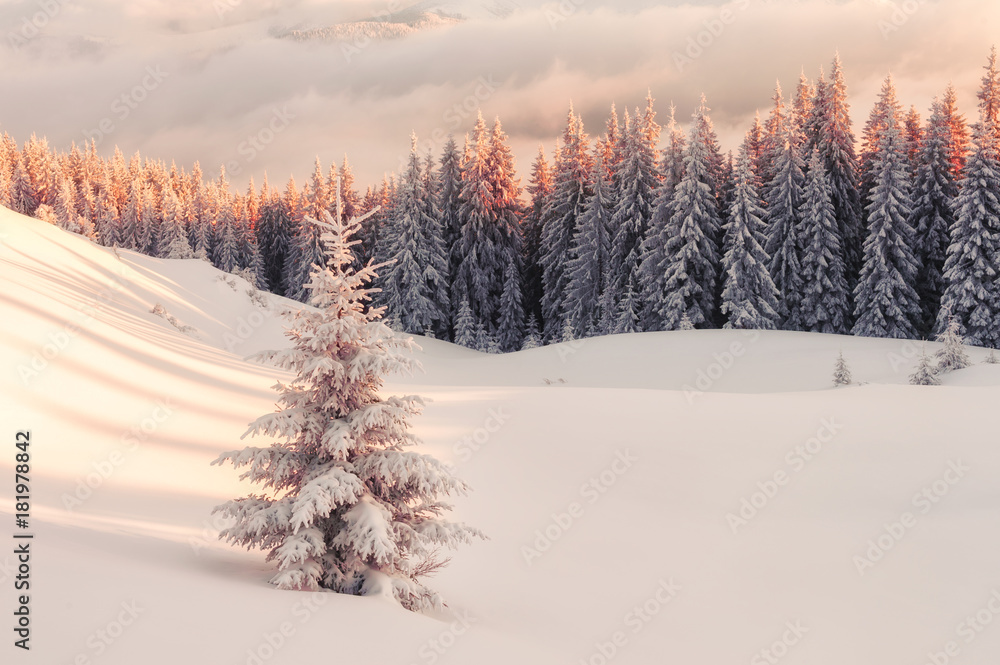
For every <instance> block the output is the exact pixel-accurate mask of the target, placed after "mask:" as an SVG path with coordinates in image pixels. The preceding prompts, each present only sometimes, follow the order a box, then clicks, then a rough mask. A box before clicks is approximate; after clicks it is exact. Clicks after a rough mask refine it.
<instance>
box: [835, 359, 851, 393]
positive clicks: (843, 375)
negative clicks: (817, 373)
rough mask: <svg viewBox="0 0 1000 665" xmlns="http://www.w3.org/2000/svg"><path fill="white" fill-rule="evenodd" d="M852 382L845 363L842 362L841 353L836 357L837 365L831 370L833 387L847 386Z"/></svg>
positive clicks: (849, 371) (844, 361)
mask: <svg viewBox="0 0 1000 665" xmlns="http://www.w3.org/2000/svg"><path fill="white" fill-rule="evenodd" d="M852 381H853V379H852V378H851V370H850V369H848V367H847V361H846V360H844V352H843V351H841V352H840V354H839V355H838V356H837V364H836V365H835V366H834V368H833V385H835V386H849V385H851V382H852Z"/></svg>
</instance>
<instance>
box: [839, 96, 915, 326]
mask: <svg viewBox="0 0 1000 665" xmlns="http://www.w3.org/2000/svg"><path fill="white" fill-rule="evenodd" d="M888 88H889V89H888V91H886V88H883V92H884V93H886V92H887V97H888V99H887V101H888V104H889V108H891V104H893V103H894V102H895V91H894V90H892V84H891V81H890V82H889V84H888ZM877 140H878V145H879V152H878V155H877V157H876V159H875V162H874V167H873V169H874V174H875V180H874V187H873V189H872V192H871V195H870V198H869V204H868V209H867V212H868V223H869V227H868V237H867V239H866V240H865V247H864V249H865V254H864V264H863V266H862V268H861V278H860V280H859V281H858V286H857V288H856V289H855V292H854V296H855V312H854V314H855V317H856V323H855V324H854V329H853V332H854V334H855V335H861V336H865V337H896V338H902V339H910V338H913V337H914V336H916V325H917V322H918V321H919V318H920V304H919V301H918V298H917V293H916V291H915V290H914V289H913V283H914V281H915V279H916V275H917V263H916V259H915V258H914V255H913V241H914V234H913V229H912V228H911V227H910V224H909V222H908V221H907V220H908V219H909V216H910V214H911V211H912V207H913V206H912V203H911V200H910V183H909V178H908V163H907V160H906V153H905V144H904V141H903V136H902V133H901V131H900V127H899V125H898V124H897V122H896V118H895V116H894V115H893V114H891V113H889V114H887V115H886V118H885V126H884V129H883V130H882V131H881V135H880V136H879V137H878V138H877Z"/></svg>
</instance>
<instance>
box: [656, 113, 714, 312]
mask: <svg viewBox="0 0 1000 665" xmlns="http://www.w3.org/2000/svg"><path fill="white" fill-rule="evenodd" d="M708 110H709V109H708V106H707V103H706V101H705V96H704V95H702V98H701V104H700V105H699V107H698V109H697V110H696V111H695V112H694V123H693V125H694V126H693V127H692V129H691V140H690V141H689V142H688V147H687V153H686V155H685V158H684V178H683V179H682V180H681V181H680V183H679V184H678V185H677V189H676V192H675V197H674V202H673V205H672V206H671V218H670V222H669V224H668V226H667V230H668V233H667V234H666V235H667V238H666V247H665V251H664V255H665V257H666V261H665V265H664V266H663V268H664V270H663V272H664V275H665V281H664V292H663V296H665V297H662V298H661V300H660V301H659V305H658V314H659V317H660V320H661V321H662V326H663V328H664V329H665V330H675V329H676V328H677V326H678V325H679V324H680V320H681V318H682V317H683V316H684V315H685V314H687V316H688V318H689V319H690V320H691V323H692V324H693V325H695V326H701V327H705V326H711V325H712V323H713V320H714V318H715V297H716V293H715V291H716V283H717V280H718V266H719V249H718V243H719V232H720V227H721V224H722V220H721V219H720V218H719V212H718V208H717V206H718V199H717V197H716V189H715V185H716V183H717V180H716V179H715V178H714V177H713V166H714V165H715V160H714V158H715V157H716V156H717V155H718V141H717V139H716V138H715V130H714V129H713V127H712V121H711V119H710V118H709V115H708Z"/></svg>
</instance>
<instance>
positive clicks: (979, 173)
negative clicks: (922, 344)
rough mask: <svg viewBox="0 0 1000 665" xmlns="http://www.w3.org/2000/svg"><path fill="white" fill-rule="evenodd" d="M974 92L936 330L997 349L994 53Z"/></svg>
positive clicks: (999, 270) (999, 243) (999, 164)
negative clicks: (952, 322)
mask: <svg viewBox="0 0 1000 665" xmlns="http://www.w3.org/2000/svg"><path fill="white" fill-rule="evenodd" d="M986 70H987V73H986V75H985V76H984V77H983V82H982V87H981V89H980V91H979V122H978V123H977V124H976V127H975V131H974V133H973V140H972V144H973V151H972V154H971V156H970V157H969V159H968V161H967V163H966V167H965V178H964V180H963V181H962V185H961V188H960V190H959V194H958V197H957V198H956V199H955V207H954V212H955V223H954V225H953V226H952V228H951V234H950V243H949V245H948V255H947V258H946V259H945V265H944V279H945V283H946V286H945V291H944V294H943V295H942V297H941V310H940V314H939V316H938V322H937V329H938V330H944V329H945V327H946V326H947V325H948V323H949V319H950V317H952V316H954V317H955V318H956V319H957V320H958V322H959V324H960V325H961V332H962V334H963V335H964V336H965V338H966V340H968V341H969V342H970V343H971V344H975V345H977V346H988V347H997V346H998V345H1000V326H998V321H1000V284H998V281H997V280H998V278H1000V199H998V197H997V192H998V191H1000V127H998V122H997V118H996V116H995V115H991V113H994V114H995V112H996V111H995V109H996V102H995V100H996V99H998V98H1000V74H998V73H997V67H996V54H995V52H993V53H992V54H991V56H990V61H989V63H988V64H987V67H986Z"/></svg>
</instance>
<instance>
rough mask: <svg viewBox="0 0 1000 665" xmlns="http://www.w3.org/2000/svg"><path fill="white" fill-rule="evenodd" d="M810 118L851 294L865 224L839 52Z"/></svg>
mask: <svg viewBox="0 0 1000 665" xmlns="http://www.w3.org/2000/svg"><path fill="white" fill-rule="evenodd" d="M813 117H814V124H813V126H814V128H815V129H814V131H815V132H816V137H815V147H818V148H819V154H820V156H821V157H822V158H823V167H824V169H825V170H826V174H827V177H828V178H829V179H830V191H831V192H832V197H831V200H832V202H833V210H834V215H835V216H836V218H837V227H838V229H839V233H838V235H839V237H840V242H841V246H842V247H843V251H844V264H845V267H846V269H847V287H848V291H849V293H853V289H854V285H855V283H856V282H857V279H858V274H859V272H860V270H861V255H862V241H863V239H864V225H863V221H862V201H861V196H860V195H859V193H858V158H857V153H856V152H855V149H854V144H855V138H854V131H853V129H852V128H851V126H852V121H851V107H850V104H849V103H848V101H847V83H846V81H845V79H844V70H843V66H842V65H841V62H840V54H837V55H836V56H835V57H834V60H833V67H832V69H831V70H830V78H829V80H828V81H827V82H825V85H824V87H823V94H822V95H820V94H819V93H818V92H817V99H816V101H815V103H814V105H813ZM811 147H813V146H811V145H810V148H811Z"/></svg>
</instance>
